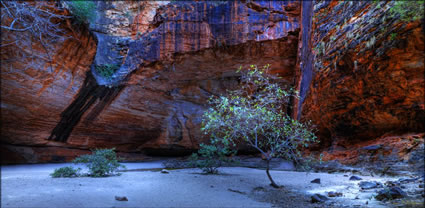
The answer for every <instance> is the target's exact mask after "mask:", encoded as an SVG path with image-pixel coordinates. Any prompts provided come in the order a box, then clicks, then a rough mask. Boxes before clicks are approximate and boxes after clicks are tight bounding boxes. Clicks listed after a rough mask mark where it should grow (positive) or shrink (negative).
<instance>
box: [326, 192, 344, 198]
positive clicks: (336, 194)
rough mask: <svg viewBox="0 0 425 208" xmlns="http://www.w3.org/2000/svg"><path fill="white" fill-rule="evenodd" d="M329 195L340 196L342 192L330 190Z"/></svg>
mask: <svg viewBox="0 0 425 208" xmlns="http://www.w3.org/2000/svg"><path fill="white" fill-rule="evenodd" d="M328 196H329V197H339V196H342V193H341V192H335V191H330V192H328Z"/></svg>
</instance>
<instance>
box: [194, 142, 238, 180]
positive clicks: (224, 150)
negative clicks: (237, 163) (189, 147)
mask: <svg viewBox="0 0 425 208" xmlns="http://www.w3.org/2000/svg"><path fill="white" fill-rule="evenodd" d="M234 154H236V151H235V150H231V149H230V148H229V147H228V146H226V145H223V144H220V142H219V141H218V140H212V141H211V144H210V145H207V144H200V149H199V150H198V154H196V153H193V154H192V155H191V157H190V161H191V163H190V164H191V165H192V166H195V167H197V168H199V169H201V170H202V171H203V172H204V173H207V174H217V173H218V168H219V167H221V166H222V165H223V164H224V163H230V162H232V160H231V159H230V158H229V157H228V156H230V155H234Z"/></svg>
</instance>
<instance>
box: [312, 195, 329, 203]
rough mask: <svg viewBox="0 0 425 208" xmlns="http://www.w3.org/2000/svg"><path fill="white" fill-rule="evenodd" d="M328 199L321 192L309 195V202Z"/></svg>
mask: <svg viewBox="0 0 425 208" xmlns="http://www.w3.org/2000/svg"><path fill="white" fill-rule="evenodd" d="M328 199H329V198H328V197H326V196H323V195H322V194H314V195H313V196H311V203H317V202H325V201H327V200H328Z"/></svg>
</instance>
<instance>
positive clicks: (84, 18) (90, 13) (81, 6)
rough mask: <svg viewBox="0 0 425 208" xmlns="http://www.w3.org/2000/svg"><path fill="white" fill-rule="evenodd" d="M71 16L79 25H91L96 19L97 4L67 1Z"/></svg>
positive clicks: (77, 0)
mask: <svg viewBox="0 0 425 208" xmlns="http://www.w3.org/2000/svg"><path fill="white" fill-rule="evenodd" d="M66 3H67V5H68V6H69V10H70V12H71V14H72V15H73V16H74V17H75V19H76V20H77V21H78V22H79V23H84V24H89V23H90V22H92V21H93V20H94V19H95V18H96V4H95V2H93V1H81V0H73V1H66Z"/></svg>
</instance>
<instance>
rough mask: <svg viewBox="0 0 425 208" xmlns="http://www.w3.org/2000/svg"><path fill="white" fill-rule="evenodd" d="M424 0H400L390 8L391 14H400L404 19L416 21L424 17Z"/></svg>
mask: <svg viewBox="0 0 425 208" xmlns="http://www.w3.org/2000/svg"><path fill="white" fill-rule="evenodd" d="M424 2H425V1H424V0H420V1H413V0H403V1H402V0H398V1H395V2H394V6H392V7H391V8H390V14H391V15H392V16H393V17H395V16H396V15H400V19H401V20H403V21H408V22H409V21H415V20H417V19H419V18H423V17H424Z"/></svg>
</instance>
